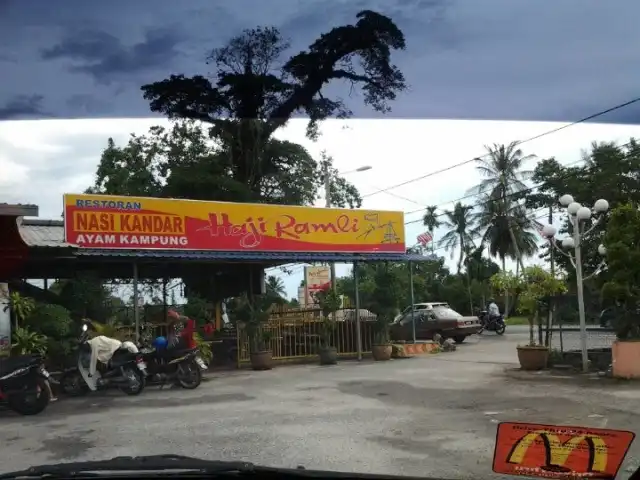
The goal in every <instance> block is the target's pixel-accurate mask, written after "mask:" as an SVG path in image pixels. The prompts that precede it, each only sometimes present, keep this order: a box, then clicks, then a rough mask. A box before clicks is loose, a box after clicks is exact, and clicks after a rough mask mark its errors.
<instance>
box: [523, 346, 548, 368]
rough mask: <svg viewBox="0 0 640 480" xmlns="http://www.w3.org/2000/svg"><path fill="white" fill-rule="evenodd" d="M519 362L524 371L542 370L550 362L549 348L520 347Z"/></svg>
mask: <svg viewBox="0 0 640 480" xmlns="http://www.w3.org/2000/svg"><path fill="white" fill-rule="evenodd" d="M518 361H519V362H520V368H521V369H522V370H542V369H543V368H546V366H547V362H548V361H549V347H544V346H538V345H536V346H526V347H518Z"/></svg>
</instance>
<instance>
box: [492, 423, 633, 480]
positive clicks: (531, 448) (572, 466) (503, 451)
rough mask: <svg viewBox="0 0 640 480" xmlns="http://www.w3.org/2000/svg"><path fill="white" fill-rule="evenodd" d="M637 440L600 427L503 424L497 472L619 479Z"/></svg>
mask: <svg viewBox="0 0 640 480" xmlns="http://www.w3.org/2000/svg"><path fill="white" fill-rule="evenodd" d="M634 438H635V434H634V433H633V432H627V431H624V430H608V429H607V430H605V429H600V428H588V427H571V426H564V425H540V424H532V423H509V422H506V423H501V424H500V425H498V432H497V435H496V447H495V451H494V456H493V471H494V472H496V473H502V474H507V475H520V476H525V477H543V478H558V479H568V478H611V479H613V478H615V476H616V474H617V473H618V470H619V469H620V465H622V461H623V460H624V457H625V456H626V454H627V451H628V450H629V447H630V446H631V442H633V439H634Z"/></svg>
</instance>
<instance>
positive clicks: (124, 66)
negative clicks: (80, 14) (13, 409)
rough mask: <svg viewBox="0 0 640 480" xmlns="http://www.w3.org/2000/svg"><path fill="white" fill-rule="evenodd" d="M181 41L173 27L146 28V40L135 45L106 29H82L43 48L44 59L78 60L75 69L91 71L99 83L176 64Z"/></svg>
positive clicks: (75, 70) (85, 71)
mask: <svg viewBox="0 0 640 480" xmlns="http://www.w3.org/2000/svg"><path fill="white" fill-rule="evenodd" d="M179 41H180V35H179V34H178V33H177V32H176V31H175V30H173V29H169V28H154V29H150V30H148V31H146V32H145V34H144V40H142V41H141V42H137V43H134V44H133V45H124V44H123V43H122V42H121V41H120V40H119V39H118V38H116V37H115V36H114V35H112V34H110V33H107V32H104V31H81V32H77V33H74V34H70V35H68V36H67V37H65V38H64V39H63V40H62V41H61V42H60V43H59V44H57V45H55V46H53V47H51V48H47V49H44V50H42V59H43V60H56V59H70V60H74V61H76V62H78V63H77V64H74V65H71V66H70V67H69V68H70V70H71V71H73V72H79V73H87V74H89V75H91V76H93V77H94V79H95V80H96V82H98V83H110V82H111V81H113V80H114V79H115V78H123V77H125V78H126V76H131V75H135V74H137V73H140V72H146V71H149V70H152V71H153V70H156V69H158V68H161V67H163V66H166V65H168V64H169V65H170V64H172V63H173V61H174V60H175V58H176V57H177V56H178V55H179V54H180V52H179V50H178V49H177V46H178V44H179Z"/></svg>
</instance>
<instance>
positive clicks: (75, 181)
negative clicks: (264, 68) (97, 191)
mask: <svg viewBox="0 0 640 480" xmlns="http://www.w3.org/2000/svg"><path fill="white" fill-rule="evenodd" d="M166 123H167V122H166V121H165V120H162V119H109V120H104V119H101V120H86V119H82V120H39V121H20V122H2V123H1V124H0V202H9V203H13V202H15V203H18V202H19V203H35V204H38V205H39V206H40V216H41V217H42V218H60V213H61V212H62V195H63V194H64V193H73V192H81V191H83V190H84V189H85V188H86V187H88V186H89V185H90V184H91V183H92V177H93V174H94V173H95V170H96V167H97V165H98V162H99V160H100V155H101V153H102V150H103V149H104V147H105V146H106V141H107V138H108V137H113V138H114V140H115V141H116V143H117V144H124V143H125V142H126V141H127V139H128V137H129V135H130V134H131V133H136V134H144V133H146V132H147V130H148V128H149V127H150V126H152V125H157V124H166ZM305 125H306V123H305V122H304V121H303V120H294V121H291V122H290V124H289V125H288V126H287V128H286V129H284V130H282V131H281V132H280V133H279V135H278V136H279V137H280V138H283V139H287V140H291V141H295V142H299V143H301V144H303V145H305V146H306V147H307V148H308V149H309V150H310V151H311V153H312V154H313V155H314V156H319V154H320V152H321V151H322V150H326V151H327V152H328V153H329V154H330V155H332V156H333V158H334V160H335V164H336V167H337V168H338V169H339V170H340V171H350V170H354V169H356V168H358V167H360V166H363V165H370V166H371V167H373V168H372V169H371V170H368V171H366V172H360V173H351V174H349V175H348V178H349V180H350V181H352V182H353V183H354V184H355V185H356V186H357V187H358V188H359V189H360V191H361V192H362V193H363V194H365V195H366V194H367V193H372V192H375V191H376V190H378V189H380V188H385V187H388V186H390V185H395V184H398V183H401V182H405V181H407V180H410V179H412V178H416V177H421V176H424V175H425V174H428V173H430V172H434V171H438V170H442V169H444V168H447V167H450V166H453V165H455V164H458V163H461V162H464V161H466V160H470V159H473V158H474V157H477V156H479V155H482V154H483V153H484V151H485V150H484V145H485V144H491V143H508V142H511V141H513V140H524V139H527V138H530V137H533V136H535V135H538V134H540V133H543V132H546V131H549V130H552V129H554V128H557V127H558V126H560V125H561V124H557V123H539V122H538V123H536V122H498V121H458V120H455V121H453V120H352V121H346V122H342V121H328V122H326V123H325V124H324V125H323V127H322V136H321V137H320V139H319V140H318V141H317V142H311V141H309V140H308V139H306V138H305V137H304V130H305ZM634 134H637V127H634V126H628V125H611V124H603V125H601V124H581V125H576V126H572V127H570V128H567V129H565V130H563V131H561V132H558V133H554V134H551V135H547V136H545V137H542V138H540V139H537V140H534V141H531V142H528V143H526V144H524V145H522V149H523V150H524V151H525V153H534V154H536V155H537V156H538V158H539V159H543V158H548V157H551V156H555V157H556V159H558V160H559V161H560V162H561V163H571V162H575V161H577V160H579V159H580V155H581V150H583V149H586V148H589V146H590V144H591V142H592V141H594V140H597V141H617V142H620V143H623V142H626V141H628V139H629V138H630V137H631V136H632V135H634ZM534 166H535V162H532V164H531V165H530V167H531V168H533V167H534ZM477 182H478V176H477V174H476V172H475V171H474V166H473V163H469V164H466V165H464V166H461V167H458V168H453V169H452V170H449V171H447V172H444V173H441V174H437V175H433V176H430V177H427V178H425V179H422V180H420V181H416V182H413V183H410V184H408V185H405V186H402V187H400V188H397V189H394V190H391V191H390V192H388V193H379V194H376V195H372V196H367V197H365V199H364V203H363V207H365V208H370V209H384V210H400V211H404V212H412V211H415V210H419V209H420V208H421V206H426V205H441V206H442V207H443V208H449V207H451V205H452V203H451V201H452V200H455V199H457V198H460V197H462V196H464V195H465V194H466V191H467V190H468V188H470V187H471V186H473V185H474V184H476V183H477ZM399 197H404V198H405V199H402V198H399ZM319 203H320V204H321V202H319ZM467 203H473V202H472V199H470V200H469V201H467ZM420 218H421V214H420V213H419V212H418V213H412V214H408V215H407V216H406V218H405V221H411V220H419V219H420ZM421 231H422V228H421V226H420V223H419V222H418V223H413V224H409V225H407V227H406V237H407V244H412V243H414V239H415V238H416V236H417V235H418V234H419V233H421ZM441 234H442V232H436V241H437V238H438V235H441ZM440 253H442V254H444V252H442V251H440ZM447 258H448V256H447ZM295 271H296V274H295V275H292V276H285V277H284V278H285V280H286V284H287V290H288V293H289V295H291V296H295V295H296V287H297V285H298V284H299V282H300V280H301V278H302V269H300V268H298V269H295ZM347 271H348V267H346V266H345V267H340V268H338V273H339V274H346V273H347Z"/></svg>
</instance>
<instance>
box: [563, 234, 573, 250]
mask: <svg viewBox="0 0 640 480" xmlns="http://www.w3.org/2000/svg"><path fill="white" fill-rule="evenodd" d="M575 246H576V243H575V242H574V241H573V238H571V237H567V238H563V239H562V248H564V249H566V250H569V249H571V248H575Z"/></svg>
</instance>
